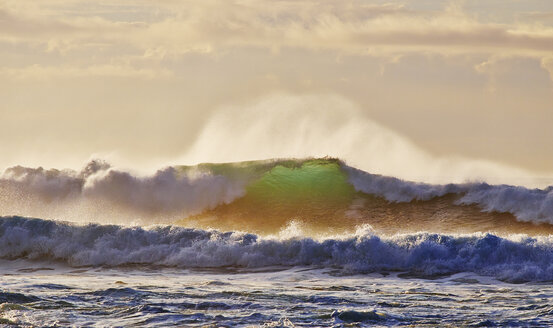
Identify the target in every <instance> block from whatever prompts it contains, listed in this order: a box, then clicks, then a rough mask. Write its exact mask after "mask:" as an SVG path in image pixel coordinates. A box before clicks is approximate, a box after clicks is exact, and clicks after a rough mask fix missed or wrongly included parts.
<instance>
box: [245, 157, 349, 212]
mask: <svg viewBox="0 0 553 328" xmlns="http://www.w3.org/2000/svg"><path fill="white" fill-rule="evenodd" d="M246 194H247V197H248V198H250V199H251V200H252V201H254V202H259V203H261V204H273V205H276V204H279V205H281V206H285V205H291V206H296V205H298V204H306V203H313V202H315V203H318V202H324V203H328V202H330V203H344V202H349V201H351V199H352V198H353V196H354V194H355V190H354V188H353V186H352V185H351V184H349V183H348V181H347V175H346V174H345V173H344V172H343V171H342V170H341V168H340V165H339V163H338V162H337V161H332V160H309V161H306V162H304V163H302V164H301V166H299V167H293V166H292V167H291V166H287V165H281V164H279V165H276V166H275V167H273V168H272V169H271V170H270V171H268V172H267V173H265V174H263V175H262V176H261V178H259V179H258V180H256V181H255V182H253V183H251V184H250V185H249V186H248V187H247V188H246ZM320 205H324V204H320Z"/></svg>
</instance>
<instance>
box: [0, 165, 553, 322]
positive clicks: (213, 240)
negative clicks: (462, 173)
mask: <svg viewBox="0 0 553 328" xmlns="http://www.w3.org/2000/svg"><path fill="white" fill-rule="evenodd" d="M0 214H1V215H3V216H2V217H1V218H0V272H1V273H2V276H1V278H0V279H1V281H0V325H2V326H21V327H44V326H49V327H65V326H75V327H85V326H90V327H108V326H109V327H111V326H133V327H167V326H197V327H258V326H264V327H311V326H316V327H365V326H366V327H369V326H370V327H389V326H411V327H413V326H414V327H425V326H426V327H436V326H451V327H458V326H469V327H470V326H475V327H548V326H551V325H552V324H553V322H552V321H553V320H552V318H553V305H552V304H551V302H550V300H551V297H552V296H553V284H552V283H551V282H552V281H553V237H551V233H552V231H553V188H551V187H548V188H544V189H530V188H527V187H524V186H513V185H491V184H487V183H485V182H467V183H464V184H445V185H434V184H427V183H417V182H409V181H404V180H401V179H398V178H394V177H386V176H381V175H375V174H371V173H368V172H364V171H362V170H359V169H356V168H354V167H351V166H348V165H347V164H346V163H344V162H343V161H341V160H339V159H334V158H318V159H317V158H311V159H301V160H296V159H274V160H265V161H250V162H239V163H207V164H199V165H195V166H171V167H166V168H162V169H160V170H158V171H157V172H155V173H154V174H150V175H138V174H135V173H132V172H129V171H124V170H121V169H117V168H113V167H111V166H110V165H109V164H107V163H105V162H102V161H92V162H90V163H89V164H88V165H87V166H86V167H85V168H83V169H82V170H81V171H73V170H56V169H48V170H47V169H43V168H27V167H21V166H17V167H13V168H10V169H7V170H6V171H5V172H4V174H3V175H2V177H1V178H0Z"/></svg>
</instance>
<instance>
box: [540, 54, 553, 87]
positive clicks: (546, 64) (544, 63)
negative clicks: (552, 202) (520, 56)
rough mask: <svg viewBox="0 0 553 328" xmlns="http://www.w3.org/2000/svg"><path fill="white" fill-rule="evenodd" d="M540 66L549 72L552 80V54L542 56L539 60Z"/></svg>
mask: <svg viewBox="0 0 553 328" xmlns="http://www.w3.org/2000/svg"><path fill="white" fill-rule="evenodd" d="M541 67H542V68H543V69H545V70H546V71H547V72H549V76H550V77H551V81H553V56H549V57H544V58H542V60H541Z"/></svg>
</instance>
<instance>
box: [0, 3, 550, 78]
mask: <svg viewBox="0 0 553 328" xmlns="http://www.w3.org/2000/svg"><path fill="white" fill-rule="evenodd" d="M544 19H545V18H544ZM0 41H4V42H10V43H14V44H27V45H32V46H33V47H34V48H35V49H42V51H44V52H50V53H51V52H58V53H59V54H60V55H61V56H64V58H65V59H66V60H71V61H74V62H75V64H74V65H73V66H82V64H78V63H82V62H83V61H88V62H90V61H91V60H103V62H100V63H95V65H99V66H101V67H103V66H109V65H111V64H112V59H113V58H116V57H121V56H126V57H128V58H131V59H133V58H134V60H135V59H136V58H138V57H141V58H142V59H145V60H148V61H151V62H159V61H160V60H164V59H167V58H177V57H178V56H182V55H183V54H188V53H199V54H218V53H224V52H226V51H228V50H230V49H234V48H263V49H270V50H272V51H273V53H274V54H278V53H279V49H288V48H300V49H309V50H313V51H333V52H337V53H340V54H356V55H357V54H365V55H371V56H382V57H397V56H401V55H404V54H412V53H415V54H439V55H444V56H449V55H480V56H481V55H485V56H490V57H493V56H499V55H502V56H503V55H507V56H521V57H530V58H536V59H538V60H541V59H542V58H545V57H547V56H549V54H551V53H552V52H553V27H549V26H548V25H547V24H541V23H540V20H539V19H537V20H536V21H535V22H534V23H530V22H526V23H519V22H517V21H515V22H508V21H507V22H489V21H484V20H482V19H479V18H478V16H477V15H471V14H469V13H467V12H465V11H464V10H463V7H462V6H460V5H458V3H457V2H452V3H451V4H450V5H448V6H446V7H445V8H442V9H441V10H434V9H433V10H423V9H420V8H419V9H413V8H409V7H407V6H405V5H403V4H398V3H373V4H370V3H367V2H365V1H355V0H352V1H348V2H345V3H344V2H336V1H307V0H300V1H286V0H282V1H251V0H235V1H222V0H201V1H200V0H198V1H195V0H191V1H185V2H178V1H170V0H166V1H159V2H156V3H151V2H145V1H142V0H133V1H127V2H114V3H110V2H104V1H98V2H95V4H93V5H91V4H87V3H85V2H81V1H76V0H45V1H41V2H40V3H37V2H32V1H11V0H7V1H5V2H4V3H3V4H2V5H0ZM72 56H73V57H72ZM98 58H100V59H98ZM131 59H130V60H131ZM28 64H30V63H28ZM33 64H34V63H33ZM65 64H67V61H66V62H65ZM89 66H90V64H89ZM154 69H155V68H154V67H145V68H144V70H146V71H147V70H154ZM69 71H71V69H69ZM146 71H144V72H141V73H138V74H139V75H140V76H144V75H150V73H149V72H146ZM49 72H51V73H52V74H53V75H56V73H55V70H51V71H49ZM79 72H80V73H86V72H90V73H92V71H91V70H88V71H87V70H79ZM44 73H46V70H44ZM135 73H136V72H135ZM69 74H73V73H69ZM76 75H80V74H76Z"/></svg>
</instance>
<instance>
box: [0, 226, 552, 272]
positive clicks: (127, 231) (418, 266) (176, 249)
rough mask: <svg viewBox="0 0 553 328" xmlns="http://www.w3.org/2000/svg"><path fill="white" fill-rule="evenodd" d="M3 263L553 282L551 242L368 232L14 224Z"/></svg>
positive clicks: (4, 237)
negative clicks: (286, 269) (278, 235)
mask: <svg viewBox="0 0 553 328" xmlns="http://www.w3.org/2000/svg"><path fill="white" fill-rule="evenodd" d="M0 258H3V259H21V258H22V259H30V260H43V261H44V260H50V261H62V262H65V263H67V264H68V265H72V266H121V265H161V266H172V267H181V268H219V267H228V266H236V267H248V268H260V267H271V266H318V267H319V266H324V267H328V268H333V269H340V270H342V271H343V272H344V273H368V272H380V271H406V272H411V273H414V274H420V275H441V274H453V273H457V272H475V273H478V274H481V275H488V276H493V277H495V278H498V279H502V280H507V281H513V282H516V281H549V280H552V279H553V264H552V263H553V237H551V236H549V237H535V238H530V237H528V236H524V235H516V236H512V237H509V238H500V237H497V236H494V235H491V234H471V235H443V234H430V233H417V234H408V235H396V236H391V237H384V236H378V235H375V234H374V233H373V232H371V230H370V229H369V230H365V232H361V231H358V232H357V233H356V234H354V235H350V236H343V237H342V238H340V239H326V240H322V241H316V240H313V239H310V238H298V237H294V238H289V239H274V238H273V239H270V238H261V237H258V236H256V235H253V234H247V233H239V232H228V233H221V232H217V231H205V230H197V229H186V228H180V227H172V226H158V227H153V228H150V229H145V228H140V227H135V228H124V227H120V226H114V225H87V226H73V225H69V224H65V223H59V222H55V221H46V220H40V219H25V218H18V217H10V218H0Z"/></svg>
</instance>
